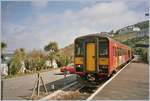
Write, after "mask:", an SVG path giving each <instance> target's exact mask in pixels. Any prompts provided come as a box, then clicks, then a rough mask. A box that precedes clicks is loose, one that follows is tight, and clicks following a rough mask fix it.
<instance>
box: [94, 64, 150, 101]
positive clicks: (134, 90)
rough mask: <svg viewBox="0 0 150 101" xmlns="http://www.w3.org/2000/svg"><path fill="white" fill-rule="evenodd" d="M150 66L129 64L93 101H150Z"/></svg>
mask: <svg viewBox="0 0 150 101" xmlns="http://www.w3.org/2000/svg"><path fill="white" fill-rule="evenodd" d="M148 99H149V66H148V64H144V63H134V62H132V63H131V64H129V65H128V66H127V67H126V68H125V69H124V70H123V71H121V72H120V73H119V74H118V75H117V76H116V77H115V78H114V79H113V80H112V81H111V82H109V83H108V84H107V85H106V86H105V87H104V88H103V89H102V90H101V91H100V92H99V93H98V94H97V95H95V97H94V98H93V99H92V100H148Z"/></svg>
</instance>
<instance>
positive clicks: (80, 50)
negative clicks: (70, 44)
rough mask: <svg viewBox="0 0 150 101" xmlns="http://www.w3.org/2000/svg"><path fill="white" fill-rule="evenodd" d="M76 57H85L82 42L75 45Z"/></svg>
mask: <svg viewBox="0 0 150 101" xmlns="http://www.w3.org/2000/svg"><path fill="white" fill-rule="evenodd" d="M75 55H76V56H83V43H82V42H77V43H76V44H75Z"/></svg>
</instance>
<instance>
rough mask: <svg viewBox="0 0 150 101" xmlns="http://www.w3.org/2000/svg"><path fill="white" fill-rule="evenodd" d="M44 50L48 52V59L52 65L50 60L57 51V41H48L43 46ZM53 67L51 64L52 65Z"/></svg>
mask: <svg viewBox="0 0 150 101" xmlns="http://www.w3.org/2000/svg"><path fill="white" fill-rule="evenodd" d="M44 50H45V51H46V52H49V53H48V59H49V60H50V62H51V66H52V65H53V64H52V62H53V60H54V59H55V57H56V53H57V52H58V44H57V42H50V43H49V44H48V45H46V46H45V47H44ZM52 67H53V66H52Z"/></svg>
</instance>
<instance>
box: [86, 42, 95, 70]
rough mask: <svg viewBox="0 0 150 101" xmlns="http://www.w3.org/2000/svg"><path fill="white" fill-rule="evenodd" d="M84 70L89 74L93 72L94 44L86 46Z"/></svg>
mask: <svg viewBox="0 0 150 101" xmlns="http://www.w3.org/2000/svg"><path fill="white" fill-rule="evenodd" d="M86 70H87V71H89V72H93V71H95V43H88V44H87V45H86Z"/></svg>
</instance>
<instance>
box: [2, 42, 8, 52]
mask: <svg viewBox="0 0 150 101" xmlns="http://www.w3.org/2000/svg"><path fill="white" fill-rule="evenodd" d="M6 47H7V44H6V43H4V42H1V49H2V50H3V49H5V48H6Z"/></svg>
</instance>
